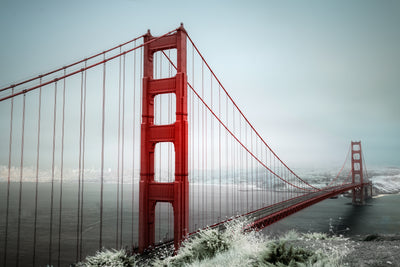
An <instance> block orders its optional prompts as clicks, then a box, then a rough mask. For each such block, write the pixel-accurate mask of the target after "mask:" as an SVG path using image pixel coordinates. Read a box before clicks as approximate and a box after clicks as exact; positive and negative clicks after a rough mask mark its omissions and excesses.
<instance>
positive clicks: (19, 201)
mask: <svg viewBox="0 0 400 267" xmlns="http://www.w3.org/2000/svg"><path fill="white" fill-rule="evenodd" d="M25 99H26V95H25V94H24V96H23V104H22V134H21V165H20V172H19V198H18V231H17V263H16V266H19V247H20V235H21V231H20V229H21V209H22V177H23V172H24V140H25Z"/></svg>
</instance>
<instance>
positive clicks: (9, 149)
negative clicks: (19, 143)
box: [3, 87, 14, 266]
mask: <svg viewBox="0 0 400 267" xmlns="http://www.w3.org/2000/svg"><path fill="white" fill-rule="evenodd" d="M11 94H14V87H13V88H12V89H11ZM13 113H14V98H11V115H10V141H9V142H10V143H9V147H8V175H7V204H6V229H5V238H4V258H3V266H6V262H7V241H8V213H9V207H10V178H11V151H12V150H11V147H12V132H13V131H12V130H13Z"/></svg>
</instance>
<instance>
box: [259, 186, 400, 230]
mask: <svg viewBox="0 0 400 267" xmlns="http://www.w3.org/2000/svg"><path fill="white" fill-rule="evenodd" d="M399 206H400V194H388V195H378V196H375V197H373V198H372V199H369V200H367V201H366V205H365V206H353V205H352V204H351V199H350V198H346V197H343V196H340V197H339V198H337V199H327V200H324V201H322V202H319V203H317V204H315V205H313V206H311V207H308V208H306V209H304V210H302V211H299V212H297V213H295V214H293V215H291V216H289V217H286V218H285V219H284V220H281V221H279V222H277V223H275V224H273V225H271V226H269V227H267V228H265V229H264V230H263V233H265V234H266V235H272V236H276V235H281V234H283V233H285V232H287V231H289V230H296V231H298V232H301V233H309V232H310V233H311V232H319V233H327V234H333V235H343V236H345V237H351V238H358V237H360V236H365V235H369V234H374V233H380V234H396V233H400V208H399Z"/></svg>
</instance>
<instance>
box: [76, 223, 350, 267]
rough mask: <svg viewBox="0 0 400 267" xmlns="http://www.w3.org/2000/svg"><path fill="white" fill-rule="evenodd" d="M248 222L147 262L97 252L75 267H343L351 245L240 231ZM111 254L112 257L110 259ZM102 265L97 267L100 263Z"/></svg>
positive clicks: (205, 234)
mask: <svg viewBox="0 0 400 267" xmlns="http://www.w3.org/2000/svg"><path fill="white" fill-rule="evenodd" d="M247 224H248V222H247V221H246V220H244V219H237V220H232V221H230V222H228V223H227V224H226V227H225V229H224V230H220V229H217V228H206V229H203V230H200V231H199V232H198V233H197V234H195V235H193V236H191V237H190V238H188V239H187V240H185V241H184V242H183V243H182V246H181V247H180V249H179V250H178V251H177V252H176V254H174V253H173V250H172V249H163V250H160V251H157V252H156V253H153V254H152V255H153V256H152V257H151V258H146V259H145V260H143V259H141V257H143V256H142V255H133V256H132V255H128V254H127V253H126V252H125V251H123V250H122V251H105V252H98V253H97V254H96V255H95V256H92V257H88V258H86V260H85V261H84V262H83V263H79V264H78V265H77V266H93V264H94V265H96V266H154V267H160V266H198V267H200V266H343V265H345V264H344V263H343V258H344V256H346V255H347V254H348V253H350V252H351V251H352V250H353V249H354V241H349V240H348V239H345V238H343V237H336V236H329V235H327V234H321V233H309V234H300V233H298V232H296V231H289V232H287V233H286V234H285V235H283V236H282V237H280V238H278V239H272V238H269V237H267V236H265V235H262V234H261V233H259V232H257V231H246V232H245V231H243V229H244V228H245V226H246V225H247ZM112 253H115V254H116V255H115V256H112ZM102 259H103V260H104V261H105V262H106V263H101V260H102Z"/></svg>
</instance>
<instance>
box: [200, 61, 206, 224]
mask: <svg viewBox="0 0 400 267" xmlns="http://www.w3.org/2000/svg"><path fill="white" fill-rule="evenodd" d="M201 97H202V98H203V99H204V62H203V61H202V62H201ZM204 113H205V111H204V105H202V106H201V122H202V129H201V130H202V141H203V142H202V146H203V147H202V148H201V152H202V168H201V173H202V176H201V177H202V190H201V203H202V207H201V208H202V213H201V221H202V227H204V226H205V225H204V190H205V188H204V167H205V166H204V162H205V160H204V158H205V155H204V152H205V151H204V150H205V149H204V143H205V142H204V136H205V133H204V129H205V127H204Z"/></svg>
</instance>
